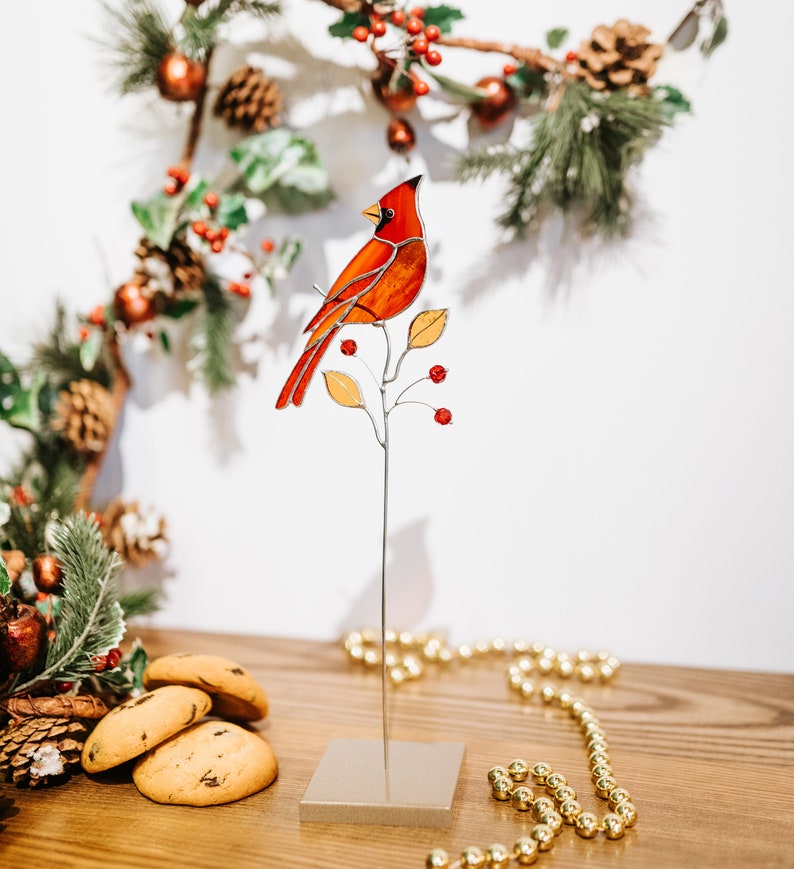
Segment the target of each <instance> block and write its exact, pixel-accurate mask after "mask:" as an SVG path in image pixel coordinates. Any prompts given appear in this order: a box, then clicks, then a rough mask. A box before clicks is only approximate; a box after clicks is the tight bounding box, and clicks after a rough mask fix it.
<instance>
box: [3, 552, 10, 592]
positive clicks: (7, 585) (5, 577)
mask: <svg viewBox="0 0 794 869" xmlns="http://www.w3.org/2000/svg"><path fill="white" fill-rule="evenodd" d="M10 591H11V577H10V576H9V575H8V568H7V567H6V563H5V561H4V560H3V558H2V557H0V595H6V594H8V593H9V592H10Z"/></svg>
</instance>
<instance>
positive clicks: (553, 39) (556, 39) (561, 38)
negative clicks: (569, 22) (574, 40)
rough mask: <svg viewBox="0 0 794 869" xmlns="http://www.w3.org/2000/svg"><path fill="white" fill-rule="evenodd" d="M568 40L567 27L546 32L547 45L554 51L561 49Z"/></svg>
mask: <svg viewBox="0 0 794 869" xmlns="http://www.w3.org/2000/svg"><path fill="white" fill-rule="evenodd" d="M567 38H568V28H567V27H554V28H552V29H551V30H549V31H547V32H546V45H548V47H549V48H552V49H554V48H559V47H560V46H561V45H562V44H563V42H565V40H566V39H567Z"/></svg>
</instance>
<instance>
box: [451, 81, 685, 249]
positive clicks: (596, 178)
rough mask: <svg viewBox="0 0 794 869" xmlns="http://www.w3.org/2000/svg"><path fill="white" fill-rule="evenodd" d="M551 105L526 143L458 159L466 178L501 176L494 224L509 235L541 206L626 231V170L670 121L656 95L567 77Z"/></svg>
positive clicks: (461, 174)
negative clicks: (500, 203) (501, 197)
mask: <svg viewBox="0 0 794 869" xmlns="http://www.w3.org/2000/svg"><path fill="white" fill-rule="evenodd" d="M563 87H564V89H563V92H562V95H561V97H560V99H559V102H558V104H557V107H556V110H555V111H547V112H544V113H543V114H542V115H540V116H539V118H538V119H537V120H536V121H535V124H534V127H533V132H532V140H531V143H530V144H529V146H528V147H526V148H523V149H522V148H516V147H515V146H513V145H505V146H496V147H494V148H490V149H488V150H487V151H481V152H479V153H474V154H469V155H467V156H465V157H464V158H463V159H462V160H461V161H460V163H459V165H458V178H459V180H461V181H468V180H472V179H475V178H483V177H487V176H488V175H491V174H493V173H503V174H506V175H507V176H508V190H507V194H506V196H505V201H506V204H507V207H506V208H505V210H504V212H503V213H502V214H501V215H500V217H499V219H498V223H499V225H500V226H501V227H503V228H504V229H506V230H508V232H509V233H511V234H512V235H514V236H516V237H521V236H522V235H524V233H525V232H526V230H527V228H528V226H529V224H530V222H531V221H532V219H533V217H534V216H535V214H536V213H537V211H538V210H539V209H540V208H541V206H543V205H546V204H551V205H553V206H555V207H557V208H559V209H561V210H562V211H563V212H568V211H570V210H572V209H582V210H583V211H584V213H585V214H586V216H587V219H588V220H589V221H591V222H592V223H593V225H595V226H596V227H597V228H599V229H600V230H602V231H604V232H606V233H611V232H620V231H623V230H625V228H626V227H627V225H628V222H629V206H630V192H629V188H628V185H627V173H628V170H629V169H630V168H631V167H632V166H633V165H635V164H636V163H638V162H639V161H640V160H641V159H642V157H643V155H644V153H645V151H646V149H647V148H648V147H650V146H651V145H653V144H654V143H655V142H656V141H657V140H658V138H659V136H660V135H661V133H662V131H663V129H664V127H665V126H667V125H668V124H669V117H668V114H667V112H666V110H665V107H664V106H663V105H662V102H661V101H660V100H658V99H655V98H654V97H653V96H633V95H631V94H630V93H629V92H628V91H625V90H619V91H614V92H612V93H609V94H606V95H603V94H599V93H597V92H595V91H593V90H591V89H590V88H589V87H588V86H587V85H584V84H581V83H577V82H569V83H567V84H566V85H564V86H563Z"/></svg>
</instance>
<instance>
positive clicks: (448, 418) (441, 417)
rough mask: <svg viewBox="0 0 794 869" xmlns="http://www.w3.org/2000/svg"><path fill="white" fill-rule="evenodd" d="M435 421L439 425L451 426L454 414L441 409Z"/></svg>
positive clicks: (444, 408)
mask: <svg viewBox="0 0 794 869" xmlns="http://www.w3.org/2000/svg"><path fill="white" fill-rule="evenodd" d="M433 419H434V420H435V421H436V422H437V423H438V424H439V425H449V424H450V423H451V422H452V413H451V412H450V411H449V410H447V409H446V407H439V409H438V410H437V411H436V413H435V416H434V417H433Z"/></svg>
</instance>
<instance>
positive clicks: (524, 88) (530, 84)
mask: <svg viewBox="0 0 794 869" xmlns="http://www.w3.org/2000/svg"><path fill="white" fill-rule="evenodd" d="M505 81H506V82H507V84H508V85H509V86H510V87H511V88H513V90H514V91H515V92H516V94H518V96H519V97H520V98H521V99H527V100H528V99H536V98H538V97H541V96H544V95H545V94H546V93H547V91H548V83H547V82H546V77H545V76H544V74H543V73H542V72H539V71H538V70H535V69H530V67H528V66H527V65H526V64H522V65H521V66H519V67H518V69H517V70H516V71H515V72H514V73H513V74H512V75H508V76H506V78H505Z"/></svg>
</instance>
